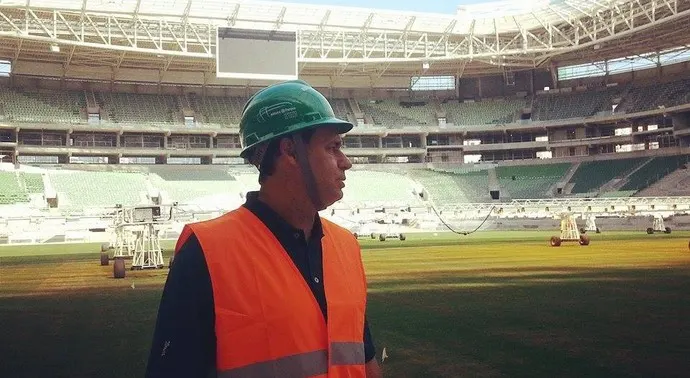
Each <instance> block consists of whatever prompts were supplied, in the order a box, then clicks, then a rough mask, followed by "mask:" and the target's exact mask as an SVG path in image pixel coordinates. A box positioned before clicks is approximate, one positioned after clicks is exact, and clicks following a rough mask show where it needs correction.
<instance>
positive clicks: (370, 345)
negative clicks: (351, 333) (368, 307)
mask: <svg viewBox="0 0 690 378" xmlns="http://www.w3.org/2000/svg"><path fill="white" fill-rule="evenodd" d="M375 356H376V347H375V346H374V340H373V338H372V337H371V332H370V331H369V321H368V320H367V318H366V317H365V318H364V362H369V361H371V360H372V359H373V358H374V357H375Z"/></svg>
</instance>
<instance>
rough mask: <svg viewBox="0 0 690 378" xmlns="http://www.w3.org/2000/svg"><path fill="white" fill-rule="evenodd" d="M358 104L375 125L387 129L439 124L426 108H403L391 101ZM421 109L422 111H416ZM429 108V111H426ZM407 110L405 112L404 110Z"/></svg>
mask: <svg viewBox="0 0 690 378" xmlns="http://www.w3.org/2000/svg"><path fill="white" fill-rule="evenodd" d="M358 104H359V106H360V108H361V109H362V111H363V112H364V113H365V114H368V115H370V116H371V117H372V119H373V120H374V124H376V125H383V126H386V127H404V126H421V125H435V124H437V123H438V122H437V121H436V120H435V119H434V118H433V113H430V112H429V110H430V109H428V108H427V107H426V106H419V107H414V108H415V109H414V110H413V108H403V107H402V106H400V105H399V104H396V103H395V102H394V101H390V100H376V101H364V100H360V101H358ZM416 108H420V109H416ZM424 108H427V109H424ZM403 109H405V110H403Z"/></svg>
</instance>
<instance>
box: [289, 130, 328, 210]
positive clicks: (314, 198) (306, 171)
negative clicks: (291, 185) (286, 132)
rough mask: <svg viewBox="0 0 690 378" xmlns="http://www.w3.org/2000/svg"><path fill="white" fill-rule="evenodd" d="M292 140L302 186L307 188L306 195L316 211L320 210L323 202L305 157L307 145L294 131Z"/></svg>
mask: <svg viewBox="0 0 690 378" xmlns="http://www.w3.org/2000/svg"><path fill="white" fill-rule="evenodd" d="M292 140H293V141H294V142H295V153H296V155H297V156H296V158H297V163H298V164H299V166H300V169H301V170H302V177H303V178H304V186H305V187H306V189H307V195H308V196H309V199H310V200H311V203H312V204H313V205H314V208H315V209H316V211H319V210H321V207H322V205H323V203H322V202H321V199H320V198H319V191H318V190H317V187H316V178H315V177H314V172H313V171H312V170H311V166H310V165H309V159H307V146H306V145H305V144H304V140H303V139H302V135H300V133H295V134H293V135H292Z"/></svg>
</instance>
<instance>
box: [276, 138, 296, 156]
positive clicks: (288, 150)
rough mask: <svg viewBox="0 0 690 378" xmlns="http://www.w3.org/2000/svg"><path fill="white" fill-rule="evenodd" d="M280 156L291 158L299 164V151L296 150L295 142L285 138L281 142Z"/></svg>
mask: <svg viewBox="0 0 690 378" xmlns="http://www.w3.org/2000/svg"><path fill="white" fill-rule="evenodd" d="M279 149H280V154H281V155H285V156H288V157H290V158H291V159H292V160H293V161H295V162H297V152H296V151H297V150H296V149H295V142H293V141H292V140H291V139H290V138H283V139H281V140H280V146H279Z"/></svg>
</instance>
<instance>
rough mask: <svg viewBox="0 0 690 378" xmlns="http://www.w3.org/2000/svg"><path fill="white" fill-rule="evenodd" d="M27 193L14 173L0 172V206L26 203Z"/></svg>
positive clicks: (27, 199)
mask: <svg viewBox="0 0 690 378" xmlns="http://www.w3.org/2000/svg"><path fill="white" fill-rule="evenodd" d="M28 201H29V197H28V196H27V192H26V190H25V189H24V188H22V186H21V185H20V183H19V180H18V177H17V174H16V173H15V172H0V205H10V204H14V203H20V202H28Z"/></svg>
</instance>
